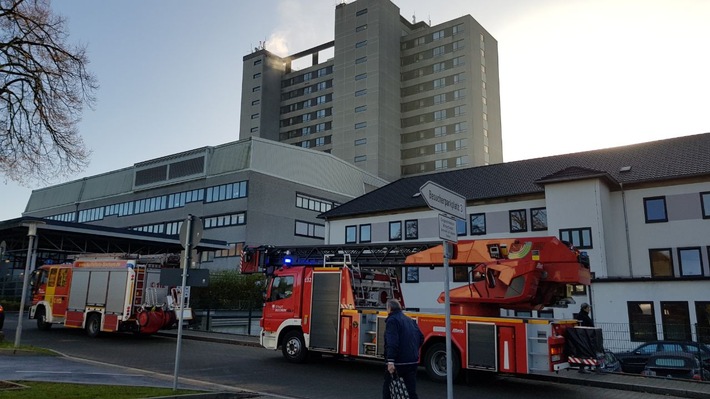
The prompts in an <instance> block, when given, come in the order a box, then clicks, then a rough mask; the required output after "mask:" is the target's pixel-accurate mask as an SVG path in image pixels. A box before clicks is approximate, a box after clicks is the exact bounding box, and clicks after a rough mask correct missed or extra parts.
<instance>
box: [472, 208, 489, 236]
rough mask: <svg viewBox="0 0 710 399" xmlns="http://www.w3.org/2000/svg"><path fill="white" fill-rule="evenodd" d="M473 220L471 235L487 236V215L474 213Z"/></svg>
mask: <svg viewBox="0 0 710 399" xmlns="http://www.w3.org/2000/svg"><path fill="white" fill-rule="evenodd" d="M470 218H471V235H472V236H477V235H483V234H486V214H485V213H472V214H471V215H470Z"/></svg>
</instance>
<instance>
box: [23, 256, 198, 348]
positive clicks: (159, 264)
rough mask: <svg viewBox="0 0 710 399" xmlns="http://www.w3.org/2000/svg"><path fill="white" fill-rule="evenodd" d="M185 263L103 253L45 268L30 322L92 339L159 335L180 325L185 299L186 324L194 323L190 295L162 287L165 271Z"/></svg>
mask: <svg viewBox="0 0 710 399" xmlns="http://www.w3.org/2000/svg"><path fill="white" fill-rule="evenodd" d="M179 264H180V257H179V256H177V255H149V256H130V255H120V254H112V255H107V254H101V255H96V256H93V255H83V256H81V257H78V258H76V259H75V260H74V262H72V263H66V264H57V265H52V264H49V265H44V266H41V267H39V268H38V269H37V270H35V271H34V272H33V275H32V278H31V284H32V307H31V308H30V316H29V317H30V319H36V320H37V327H38V328H39V329H40V330H48V329H50V327H52V325H53V324H62V325H64V326H65V327H72V328H84V329H85V330H86V333H87V334H88V335H89V336H91V337H95V336H97V335H98V334H99V332H101V331H105V332H114V331H132V332H134V333H138V334H153V333H155V332H157V331H158V330H160V329H162V328H168V327H171V326H173V325H174V324H175V322H176V320H177V319H178V317H177V316H178V314H177V313H178V312H179V308H180V301H182V300H184V301H185V305H184V307H183V319H184V320H191V319H192V311H191V309H190V307H189V292H185V294H184V295H180V288H179V287H177V288H169V287H165V286H163V285H161V284H160V269H161V268H163V267H179ZM186 291H188V290H186Z"/></svg>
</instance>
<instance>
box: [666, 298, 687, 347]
mask: <svg viewBox="0 0 710 399" xmlns="http://www.w3.org/2000/svg"><path fill="white" fill-rule="evenodd" d="M661 322H662V323H663V339H666V340H669V341H691V340H692V337H691V334H690V314H689V312H688V302H661Z"/></svg>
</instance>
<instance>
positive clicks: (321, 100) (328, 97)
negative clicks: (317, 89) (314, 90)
mask: <svg viewBox="0 0 710 399" xmlns="http://www.w3.org/2000/svg"><path fill="white" fill-rule="evenodd" d="M331 101H333V93H328V94H324V95H322V96H318V97H315V98H309V99H308V100H305V101H299V102H297V103H293V104H290V105H285V106H283V107H281V114H282V115H283V114H287V113H289V112H295V111H300V110H302V109H305V108H310V107H315V106H318V105H321V104H325V103H329V102H331Z"/></svg>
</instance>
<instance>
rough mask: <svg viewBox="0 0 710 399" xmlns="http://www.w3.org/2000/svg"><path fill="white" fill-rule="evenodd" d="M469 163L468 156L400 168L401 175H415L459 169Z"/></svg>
mask: <svg viewBox="0 0 710 399" xmlns="http://www.w3.org/2000/svg"><path fill="white" fill-rule="evenodd" d="M470 163H471V158H470V157H469V156H468V155H462V156H458V157H453V158H446V159H437V160H434V161H427V162H420V163H416V164H413V165H405V166H403V167H402V174H403V175H410V174H415V173H424V172H431V171H434V170H445V169H449V168H460V167H464V166H467V165H469V164H470Z"/></svg>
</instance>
